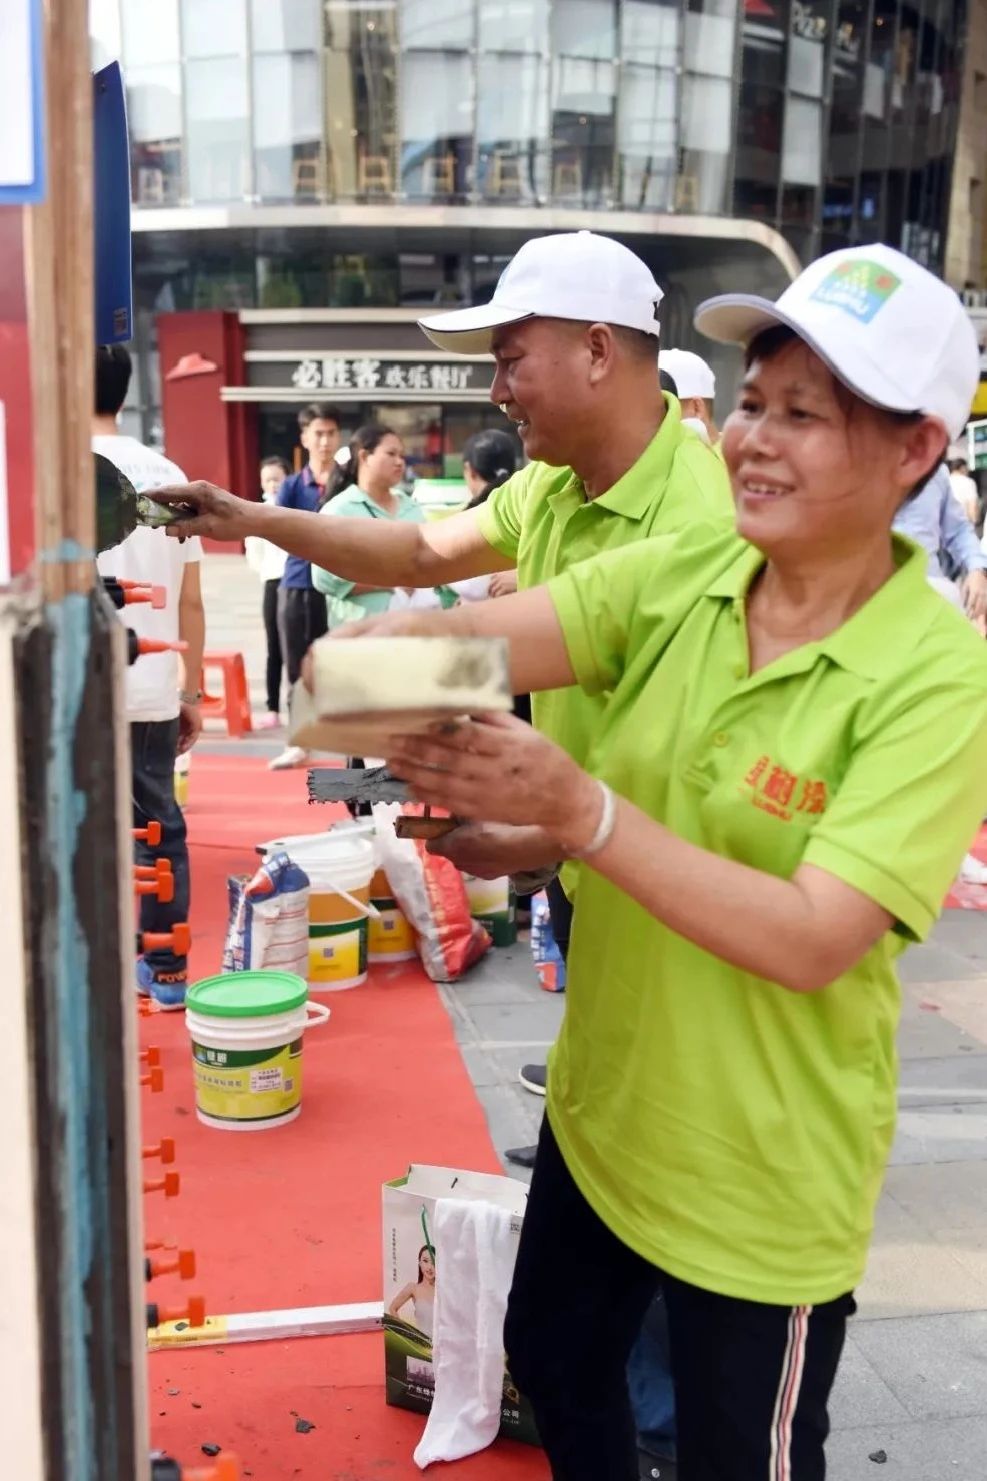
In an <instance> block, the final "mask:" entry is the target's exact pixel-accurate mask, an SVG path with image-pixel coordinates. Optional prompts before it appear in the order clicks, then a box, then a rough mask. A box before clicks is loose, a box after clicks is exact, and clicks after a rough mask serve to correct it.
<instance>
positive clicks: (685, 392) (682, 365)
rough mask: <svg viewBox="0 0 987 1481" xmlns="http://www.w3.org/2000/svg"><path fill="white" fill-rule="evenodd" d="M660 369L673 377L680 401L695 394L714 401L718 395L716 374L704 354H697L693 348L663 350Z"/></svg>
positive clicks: (660, 356)
mask: <svg viewBox="0 0 987 1481" xmlns="http://www.w3.org/2000/svg"><path fill="white" fill-rule="evenodd" d="M658 369H659V370H664V371H665V372H666V373H667V374H668V375H670V376H671V377H672V380H673V381H674V382H675V391H676V394H677V396H678V398H679V400H680V401H688V400H689V399H690V398H691V397H693V396H702V398H703V400H704V401H712V399H713V397H714V396H715V395H716V376H715V375H714V374H713V371H712V369H711V368H710V366H708V365H707V364H706V361H705V360H704V359H703V357H702V355H696V354H694V353H693V351H692V350H661V351H660V352H659V355H658Z"/></svg>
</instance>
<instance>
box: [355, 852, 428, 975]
mask: <svg viewBox="0 0 987 1481" xmlns="http://www.w3.org/2000/svg"><path fill="white" fill-rule="evenodd" d="M370 903H371V905H373V906H374V908H375V909H376V911H377V919H376V920H373V919H372V920H371V921H370V924H369V927H368V932H367V938H368V939H367V946H368V958H369V960H370V961H371V962H376V963H377V964H378V965H380V964H382V965H385V966H386V965H387V963H388V962H410V961H412V960H413V959H414V958H415V957H416V956H417V955H418V949H417V947H416V946H415V933H414V931H413V930H412V928H411V922H410V921H409V919H408V917H407V916H406V915H405V914H404V912H403V911H402V909H401V908H400V906H399V905H398V902H397V901H396V900H395V898H394V896H393V895H392V894H391V886H390V883H389V882H388V878H387V875H386V874H385V873H384V871H383V869H378V870H377V871H376V873H375V874H374V877H373V879H372V880H371V881H370Z"/></svg>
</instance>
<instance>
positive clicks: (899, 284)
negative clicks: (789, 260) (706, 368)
mask: <svg viewBox="0 0 987 1481" xmlns="http://www.w3.org/2000/svg"><path fill="white" fill-rule="evenodd" d="M695 323H696V328H697V329H698V330H700V332H701V333H703V334H705V335H707V336H708V337H709V338H710V339H716V340H720V341H722V342H723V343H725V344H741V345H748V344H750V342H751V340H752V339H754V338H755V336H756V335H758V334H759V333H760V332H761V330H762V329H770V328H771V326H772V325H774V324H787V326H788V327H789V328H790V329H793V330H794V331H795V333H796V334H797V335H798V336H799V338H800V339H803V340H805V342H806V344H807V345H808V346H809V348H810V349H812V350H814V351H815V353H816V354H817V355H818V356H819V358H820V359H821V360H823V361H824V362H825V363H826V365H828V366H829V368H830V370H831V371H832V372H833V374H834V375H835V376H836V377H837V378H838V379H839V380H841V381H842V382H843V384H844V385H846V386H848V387H849V388H850V390H851V391H854V392H855V393H856V394H857V395H858V396H860V397H861V398H862V399H863V400H864V401H869V402H871V403H872V404H873V405H874V406H881V407H884V408H885V409H886V410H888V411H920V412H924V413H925V414H926V415H928V416H934V417H938V418H939V420H940V421H942V422H943V423H944V425H945V427H946V429H947V431H948V432H949V435H950V437H958V436H959V434H960V432H961V431H962V430H963V427H964V426H965V425H966V423H967V421H968V420H969V416H970V408H971V405H972V403H973V398H974V395H975V394H976V389H977V383H978V381H979V378H980V354H979V351H978V349H977V336H976V334H975V333H974V329H973V325H972V324H971V322H970V318H969V316H968V314H967V313H966V310H965V309H964V308H963V305H962V304H961V303H960V301H959V299H958V297H957V296H956V294H955V293H954V292H953V290H952V288H950V287H948V285H947V284H946V283H944V282H943V281H942V280H941V279H940V278H937V277H935V276H934V275H933V274H932V273H930V272H929V271H928V270H927V269H926V268H924V267H920V266H919V264H918V263H917V262H913V261H912V259H911V258H910V257H905V256H904V254H903V253H901V252H896V251H895V250H894V248H893V247H886V246H884V244H883V243H880V242H876V243H874V244H873V245H872V246H868V247H848V248H847V249H846V250H845V251H842V252H830V253H828V254H827V255H826V256H825V257H820V258H819V259H818V261H816V262H813V263H811V264H810V265H809V266H808V267H807V268H806V269H805V271H804V272H802V273H800V274H799V276H798V277H797V278H796V279H795V281H794V283H792V284H790V286H789V287H788V288H786V289H785V291H784V293H783V294H782V295H781V297H780V298H779V299H778V301H777V303H772V302H771V300H770V299H767V298H757V297H755V296H754V295H752V294H748V293H724V294H721V295H720V296H719V297H718V298H708V299H707V300H706V302H705V303H701V304H700V305H699V308H698V309H697V310H696V319H695Z"/></svg>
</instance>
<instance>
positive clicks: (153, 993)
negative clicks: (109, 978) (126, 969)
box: [137, 957, 186, 1013]
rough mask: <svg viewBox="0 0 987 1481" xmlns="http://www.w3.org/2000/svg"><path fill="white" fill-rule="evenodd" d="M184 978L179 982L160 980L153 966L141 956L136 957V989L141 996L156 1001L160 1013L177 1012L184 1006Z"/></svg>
mask: <svg viewBox="0 0 987 1481" xmlns="http://www.w3.org/2000/svg"><path fill="white" fill-rule="evenodd" d="M185 985H186V984H185V979H184V978H183V979H182V981H181V982H161V981H159V980H158V978H157V977H156V976H155V972H154V968H153V967H151V966H149V965H148V963H147V962H146V961H145V960H144V958H143V957H138V959H137V991H138V993H139V994H140V996H141V997H142V998H150V999H151V1001H152V1002H154V1003H157V1005H158V1008H159V1009H160V1010H161V1012H162V1013H177V1012H178V1011H179V1009H182V1008H184V1007H185Z"/></svg>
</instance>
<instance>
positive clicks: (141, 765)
mask: <svg viewBox="0 0 987 1481" xmlns="http://www.w3.org/2000/svg"><path fill="white" fill-rule="evenodd" d="M130 375H131V361H130V355H129V353H128V351H127V350H126V349H125V347H124V346H123V345H103V346H101V347H100V348H99V349H97V351H96V407H95V414H94V416H93V422H92V431H93V438H92V446H93V452H97V453H102V454H103V456H104V457H106V458H109V460H110V462H111V463H115V464H116V466H117V467H118V468H119V469H120V471H121V472H122V473H125V474H126V476H127V477H128V478H129V479H130V481H131V483H132V484H133V485H134V488H135V489H136V490H137V491H138V493H145V492H149V491H151V490H153V489H156V488H163V487H165V486H166V485H168V484H173V483H176V482H181V481H182V480H183V479H184V477H185V475H184V474H183V473H182V470H181V469H180V468H178V467H177V466H176V465H175V464H174V463H170V462H169V461H168V459H167V458H164V457H162V456H161V454H160V453H156V452H154V451H153V449H152V448H149V447H145V446H144V445H143V443H140V442H138V441H137V440H136V438H133V437H125V436H123V435H122V434H121V433H120V432H119V430H118V428H117V416H118V414H119V412H120V408H121V407H122V406H123V403H124V398H125V397H126V395H127V387H128V386H129V384H130ZM201 558H202V546H201V543H200V542H199V541H198V540H196V539H191V540H186V541H184V542H181V543H180V542H179V541H177V540H169V539H168V538H167V537H166V535H165V532H164V530H149V529H144V528H143V527H142V528H139V529H136V530H135V531H134V532H133V534H132V535H128V536H127V538H126V540H124V541H123V542H122V544H120V545H115V546H114V547H113V549H112V550H107V551H104V552H103V553H102V554H101V555H100V556H99V557H98V561H97V564H98V566H99V571H100V575H102V576H115V577H117V578H118V579H119V578H122V579H123V580H127V581H141V582H147V583H150V584H151V585H153V586H163V587H164V588H165V590H166V592H167V601H166V604H165V606H164V608H163V609H162V610H160V611H155V610H154V609H153V608H152V607H151V606H150V605H147V604H144V603H135V604H134V605H132V606H128V607H125V608H124V609H123V611H122V612H121V613H120V617H121V618H122V619H123V622H124V624H125V625H126V626H127V627H130V628H133V630H134V631H135V632H136V633H137V635H138V636H139V637H142V638H143V637H146V638H161V639H164V640H166V641H168V642H175V641H176V640H178V639H180V640H181V641H183V642H185V643H187V644H188V647H187V649H186V651H185V652H184V653H182V654H177V653H151V654H147V655H146V656H145V657H142V658H138V659H137V661H136V663H134V664H132V665H131V666H130V668H128V670H127V673H126V695H127V719H128V720H129V721H130V751H131V773H132V781H131V786H132V792H133V805H134V826H135V828H143V827H145V826H146V825H147V823H148V821H149V820H157V821H158V822H160V824H161V844H160V846H159V847H158V848H156V849H153V850H152V849H149V848H148V846H147V845H146V844H144V843H140V842H138V843H136V844H135V854H136V862H137V863H138V864H150V863H153V861H154V860H155V859H156V858H162V857H164V858H167V859H170V861H171V868H172V873H173V875H174V878H175V894H174V899H173V900H171V901H170V902H169V903H167V904H164V903H162V902H161V901H159V900H158V899H156V898H155V897H154V896H152V895H143V896H142V897H141V911H140V926H141V931H154V932H167V931H170V930H171V929H172V927H173V926H174V925H175V924H176V923H177V922H179V921H187V920H188V917H189V864H188V846H187V844H186V841H185V819H184V818H183V817H182V812H181V809H180V808H179V806H178V804H177V802H176V801H175V758H176V756H178V755H181V754H182V753H184V752H185V751H187V750H189V748H190V747H191V746H193V745H194V744H195V742H196V740H197V739H198V736H199V732H200V731H201V729H202V717H201V714H200V710H199V702H200V700H201V698H202V696H201V694H200V692H199V674H200V672H201V670H202V653H203V648H204V647H205V637H206V626H205V615H204V612H203V607H202V591H201V586H200V582H199V562H200V560H201ZM187 976H188V964H187V961H186V958H185V957H180V956H177V955H176V954H175V952H173V951H170V950H167V951H166V950H155V951H148V952H145V953H144V954H143V956H141V957H139V958H138V961H137V990H138V992H140V993H141V994H143V995H144V996H145V997H148V996H149V997H151V998H153V999H154V1000H155V1002H156V1003H157V1004H158V1006H159V1007H160V1008H165V1009H178V1008H182V1007H184V1004H185V984H186V979H187Z"/></svg>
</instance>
